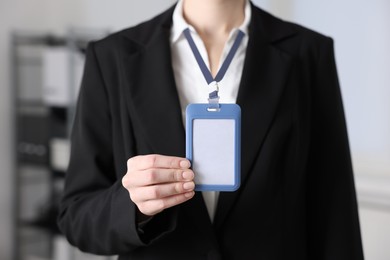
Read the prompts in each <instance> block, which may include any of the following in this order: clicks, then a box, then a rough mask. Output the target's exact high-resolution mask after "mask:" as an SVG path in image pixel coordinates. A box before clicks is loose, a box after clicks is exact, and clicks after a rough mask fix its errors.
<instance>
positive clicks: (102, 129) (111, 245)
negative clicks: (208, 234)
mask: <svg viewBox="0 0 390 260" xmlns="http://www.w3.org/2000/svg"><path fill="white" fill-rule="evenodd" d="M94 46H95V44H94V43H91V44H90V45H89V47H88V49H87V54H86V64H85V69H84V75H83V80H82V85H81V90H80V94H79V99H78V104H77V111H76V116H75V120H74V125H73V130H72V135H71V158H70V163H69V167H68V171H67V175H66V182H65V189H64V195H63V198H62V201H61V205H60V214H59V217H58V224H59V227H60V229H61V231H62V232H63V233H64V234H65V236H66V237H67V239H68V240H69V242H70V243H71V244H72V245H75V246H76V247H78V248H79V249H80V250H82V251H86V252H90V253H94V254H102V255H114V254H126V253H128V252H130V251H132V250H134V249H136V248H138V247H140V246H146V245H148V243H151V242H153V240H154V239H158V238H159V237H161V236H163V235H164V234H165V233H167V232H169V231H171V230H172V229H173V228H174V223H175V221H174V218H173V217H172V214H171V211H169V210H168V211H167V212H164V213H162V214H160V215H159V216H156V217H155V218H153V220H152V221H151V222H150V223H148V225H147V227H146V228H145V231H144V232H140V230H139V229H138V227H137V219H136V210H137V209H136V206H135V204H134V203H133V202H132V201H131V199H130V196H129V193H128V191H127V190H126V189H125V188H124V187H123V186H122V182H121V178H119V177H118V174H117V173H116V171H118V169H116V168H115V163H114V153H115V151H114V150H115V149H114V147H113V145H114V144H113V143H114V142H113V124H112V118H113V115H112V114H111V113H112V111H111V110H110V104H109V98H108V96H109V95H108V91H107V89H106V86H105V84H104V83H105V82H104V79H103V76H102V71H100V66H99V64H98V59H97V56H96V53H95V51H94ZM123 164H124V165H126V161H124V162H123ZM124 169H125V167H124ZM124 174H125V172H123V175H124ZM173 216H174V214H173ZM158 223H164V224H161V225H158ZM151 227H154V229H152V228H151ZM146 231H147V232H146Z"/></svg>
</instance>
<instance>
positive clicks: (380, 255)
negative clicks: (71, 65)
mask: <svg viewBox="0 0 390 260" xmlns="http://www.w3.org/2000/svg"><path fill="white" fill-rule="evenodd" d="M174 2H175V1H174V0H142V1H135V0H114V1H105V0H77V1H66V0H57V1H53V0H35V1H28V0H1V1H0V93H1V94H0V126H1V127H0V166H1V168H0V169H1V170H0V176H1V180H0V220H1V221H0V259H10V255H11V246H12V245H11V242H12V239H11V238H12V232H11V227H12V225H11V223H12V219H11V207H12V205H11V203H10V202H11V201H12V160H13V158H12V138H11V136H12V133H13V132H12V128H11V125H12V120H11V119H12V118H11V112H12V110H11V107H12V104H11V101H12V99H11V89H10V75H11V71H10V68H9V61H10V57H9V51H10V45H9V34H10V30H11V29H22V30H32V31H37V32H53V33H56V34H59V33H64V32H65V30H66V28H67V27H69V26H76V27H83V28H85V27H86V28H104V29H111V30H117V29H120V28H124V27H127V26H130V25H133V24H136V23H138V22H140V21H141V20H145V19H147V18H149V17H151V16H153V15H155V14H156V13H158V12H159V11H161V10H163V9H165V8H167V7H168V6H170V5H171V4H172V3H174ZM253 2H254V3H256V4H257V5H259V6H262V7H263V8H264V9H266V10H269V11H270V12H272V13H274V14H276V15H277V16H280V17H282V18H284V19H287V20H291V21H294V22H298V23H301V24H302V25H305V26H307V27H309V28H312V29H314V30H317V31H319V32H321V33H324V34H326V35H329V36H331V37H333V38H334V39H335V49H336V55H337V56H336V59H337V64H338V69H339V75H340V82H341V86H342V93H343V97H344V104H345V109H346V115H347V123H348V128H349V134H350V141H351V148H352V155H353V162H354V168H355V173H356V176H357V181H358V182H359V180H361V181H360V182H359V183H358V186H359V187H361V186H363V187H364V185H365V184H366V183H372V185H371V186H372V188H369V189H368V191H369V193H370V192H373V190H375V189H376V187H377V184H378V182H380V183H382V184H384V186H383V185H382V189H383V191H384V192H385V191H386V190H390V188H389V189H387V188H388V187H389V186H386V183H388V180H389V178H390V134H389V133H390V102H389V101H388V99H389V98H390V73H389V68H390V51H389V47H388V46H390V16H389V15H388V11H389V10H390V1H388V0H372V1H364V0H344V1H337V0H328V1H319V0H254V1H253ZM360 176H363V177H364V178H360ZM367 176H369V177H367ZM378 176H381V177H380V178H379V181H377V179H376V177H378ZM382 195H383V194H379V196H382ZM385 195H386V194H385ZM382 197H383V196H382ZM384 198H385V200H386V201H385V202H384V205H385V207H383V205H382V206H380V207H376V206H372V203H371V204H370V203H368V204H362V203H361V210H360V211H361V212H360V214H361V220H362V226H363V228H362V230H363V235H364V244H365V251H366V256H367V259H368V260H382V259H383V260H384V259H390V252H389V249H388V246H387V245H385V244H383V243H385V241H389V240H390V238H389V235H388V234H390V231H389V230H388V227H390V213H389V208H386V206H387V205H388V203H389V200H388V198H387V197H385V196H384ZM386 203H387V204H386ZM386 228H387V230H386Z"/></svg>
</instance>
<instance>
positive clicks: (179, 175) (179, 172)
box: [173, 170, 183, 181]
mask: <svg viewBox="0 0 390 260" xmlns="http://www.w3.org/2000/svg"><path fill="white" fill-rule="evenodd" d="M182 174H183V171H182V170H175V171H174V173H173V181H181V180H182Z"/></svg>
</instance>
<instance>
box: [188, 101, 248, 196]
mask: <svg viewBox="0 0 390 260" xmlns="http://www.w3.org/2000/svg"><path fill="white" fill-rule="evenodd" d="M186 129H187V132H186V156H187V159H189V160H190V161H191V164H192V169H193V171H194V172H195V190H197V191H235V190H237V189H238V188H239V186H240V167H241V166H240V162H241V109H240V107H239V106H238V105H236V104H219V107H218V108H215V107H210V104H190V105H188V106H187V109H186Z"/></svg>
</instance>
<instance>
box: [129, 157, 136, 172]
mask: <svg viewBox="0 0 390 260" xmlns="http://www.w3.org/2000/svg"><path fill="white" fill-rule="evenodd" d="M135 160H136V157H131V158H129V159H128V160H127V169H128V170H130V169H132V166H133V164H134V163H135Z"/></svg>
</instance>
